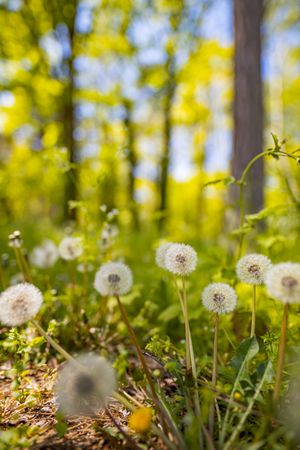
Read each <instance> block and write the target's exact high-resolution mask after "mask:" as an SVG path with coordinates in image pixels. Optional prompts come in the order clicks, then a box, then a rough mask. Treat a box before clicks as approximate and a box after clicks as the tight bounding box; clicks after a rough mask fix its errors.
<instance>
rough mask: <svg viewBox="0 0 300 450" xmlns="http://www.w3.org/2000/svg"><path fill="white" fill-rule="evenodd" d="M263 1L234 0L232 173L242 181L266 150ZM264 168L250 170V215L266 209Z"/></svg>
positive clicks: (260, 162)
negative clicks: (251, 164) (264, 149)
mask: <svg viewBox="0 0 300 450" xmlns="http://www.w3.org/2000/svg"><path fill="white" fill-rule="evenodd" d="M262 16H263V0H234V31H235V55H234V148H233V160H232V171H233V176H234V177H236V178H239V177H240V176H241V174H242V172H243V170H244V169H245V167H246V165H247V164H248V162H249V161H250V160H251V159H252V158H253V157H254V156H255V155H256V154H257V153H260V152H261V151H262V147H263V98H262V78H261V24H262ZM263 187H264V168H263V159H262V158H261V159H259V160H258V161H257V162H256V163H255V165H254V166H253V167H252V169H251V170H250V173H249V176H248V179H247V186H246V188H245V192H246V208H247V212H253V211H257V210H259V209H261V208H262V207H263Z"/></svg>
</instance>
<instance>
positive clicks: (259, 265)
mask: <svg viewBox="0 0 300 450" xmlns="http://www.w3.org/2000/svg"><path fill="white" fill-rule="evenodd" d="M271 267H272V263H271V261H270V260H269V258H268V257H267V256H265V255H260V254H258V253H252V254H250V255H246V256H244V257H243V258H241V259H240V260H239V261H238V263H237V266H236V273H237V276H238V278H239V279H240V281H243V282H244V283H248V284H263V283H264V282H265V277H266V274H267V272H268V270H269V269H270V268H271Z"/></svg>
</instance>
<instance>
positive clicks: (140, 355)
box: [116, 295, 157, 399]
mask: <svg viewBox="0 0 300 450" xmlns="http://www.w3.org/2000/svg"><path fill="white" fill-rule="evenodd" d="M116 298H117V302H118V306H119V309H120V312H121V316H122V319H123V320H124V322H125V325H126V326H127V329H128V332H129V334H130V337H131V340H132V343H133V345H134V346H135V349H136V352H137V356H138V359H139V362H140V365H141V367H142V368H143V370H144V372H145V375H146V378H147V380H148V382H149V386H150V390H151V393H152V396H153V398H154V399H157V394H156V391H155V387H154V384H153V381H152V378H151V374H150V372H149V369H148V366H147V364H146V361H145V358H144V355H143V353H142V350H141V348H140V345H139V343H138V340H137V337H136V334H135V332H134V330H133V328H132V326H131V325H130V322H129V320H128V317H127V313H126V311H125V308H124V306H123V304H122V302H121V300H120V297H119V296H118V295H116Z"/></svg>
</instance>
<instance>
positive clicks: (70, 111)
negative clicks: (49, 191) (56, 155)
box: [64, 2, 78, 220]
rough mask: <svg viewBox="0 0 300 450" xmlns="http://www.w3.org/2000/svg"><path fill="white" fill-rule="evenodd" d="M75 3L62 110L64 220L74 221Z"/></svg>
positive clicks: (75, 188) (75, 161)
mask: <svg viewBox="0 0 300 450" xmlns="http://www.w3.org/2000/svg"><path fill="white" fill-rule="evenodd" d="M76 10H77V8H76V2H75V3H74V17H73V18H72V20H71V21H70V25H69V27H68V28H69V38H70V55H69V57H68V60H67V66H68V72H69V80H68V85H67V87H66V100H65V110H64V130H65V133H64V139H65V145H66V147H67V149H68V160H69V164H70V169H69V171H68V172H67V173H66V179H65V196H64V219H65V220H76V219H77V208H72V209H70V208H69V201H71V200H75V201H76V200H78V170H77V166H76V164H77V163H78V155H77V148H76V142H75V140H74V129H75V105H74V90H75V85H74V35H75V19H76Z"/></svg>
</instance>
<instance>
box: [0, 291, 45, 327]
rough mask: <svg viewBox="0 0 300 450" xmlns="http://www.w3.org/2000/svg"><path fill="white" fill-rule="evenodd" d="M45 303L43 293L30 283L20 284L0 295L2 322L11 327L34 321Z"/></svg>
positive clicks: (0, 318)
mask: <svg viewBox="0 0 300 450" xmlns="http://www.w3.org/2000/svg"><path fill="white" fill-rule="evenodd" d="M42 303H43V295H42V293H41V291H40V290H39V289H38V288H37V287H36V286H34V285H33V284H30V283H20V284H16V285H15V286H11V287H9V288H8V289H6V290H5V291H4V292H2V294H1V295H0V322H2V323H3V324H4V325H8V326H10V327H16V326H18V325H23V324H24V323H25V322H27V321H28V320H30V319H32V318H33V317H34V316H35V315H36V314H37V313H38V311H39V309H40V307H41V305H42Z"/></svg>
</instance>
